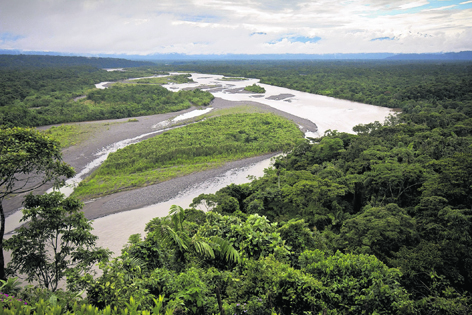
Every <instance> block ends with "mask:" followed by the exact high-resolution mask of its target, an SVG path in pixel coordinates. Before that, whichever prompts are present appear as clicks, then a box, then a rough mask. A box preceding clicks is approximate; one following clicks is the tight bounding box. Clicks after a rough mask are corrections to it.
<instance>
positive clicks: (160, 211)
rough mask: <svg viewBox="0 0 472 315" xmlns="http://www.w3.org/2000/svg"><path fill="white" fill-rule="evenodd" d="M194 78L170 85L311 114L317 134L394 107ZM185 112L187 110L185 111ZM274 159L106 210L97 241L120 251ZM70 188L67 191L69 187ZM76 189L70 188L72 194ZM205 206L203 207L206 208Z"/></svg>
mask: <svg viewBox="0 0 472 315" xmlns="http://www.w3.org/2000/svg"><path fill="white" fill-rule="evenodd" d="M192 80H193V81H194V82H192V83H185V84H169V85H165V87H166V88H167V89H169V90H171V91H178V90H181V89H190V88H200V89H202V90H206V91H209V92H211V93H212V94H213V95H214V96H215V97H217V98H221V99H223V100H229V101H243V102H258V103H262V104H265V105H268V106H270V107H272V108H275V109H277V110H279V111H283V112H286V113H289V114H292V115H294V116H298V117H301V118H305V119H308V120H310V121H312V122H313V123H315V124H316V126H317V127H318V128H317V130H310V131H308V132H306V136H311V137H317V136H320V135H323V134H324V132H325V131H326V130H329V129H331V130H338V131H343V132H352V127H354V126H355V125H357V124H366V123H370V122H374V121H381V122H383V121H384V119H385V118H386V117H387V116H388V115H389V114H390V113H391V111H390V109H387V108H382V107H378V106H372V105H367V104H361V103H356V102H350V101H346V100H339V99H335V98H330V97H325V96H321V95H315V94H310V93H304V92H299V91H295V90H291V89H287V88H281V87H275V86H271V85H267V84H260V83H259V80H257V79H246V80H234V81H228V80H223V76H221V75H207V74H198V73H192ZM108 83H109V82H102V83H100V84H97V88H105V87H106V84H108ZM254 83H257V84H259V85H260V86H262V87H264V88H265V90H266V92H265V93H263V94H255V93H250V92H246V91H244V90H243V89H244V87H245V86H248V85H252V84H254ZM209 110H211V105H210V107H209V108H207V109H206V110H201V111H198V110H197V111H191V112H189V113H186V114H183V115H180V116H177V117H174V122H175V121H178V120H179V119H185V118H188V117H192V116H197V115H202V114H204V113H205V112H207V111H209ZM185 115H186V116H185ZM170 123H171V121H164V122H161V123H159V124H156V125H154V126H153V128H154V129H155V130H153V131H147V132H145V133H143V134H142V135H140V136H134V137H132V138H130V139H126V140H122V141H120V142H117V143H114V144H113V145H109V146H108V147H104V148H103V149H102V150H101V151H100V152H99V153H98V154H96V158H94V159H93V161H92V162H90V163H89V164H88V165H87V166H85V167H84V168H83V169H79V170H76V171H77V173H78V175H77V176H76V177H75V178H74V179H73V180H71V181H69V183H73V182H74V183H77V182H79V181H80V180H82V179H83V178H84V177H85V176H86V175H88V174H89V173H90V172H91V171H92V170H93V169H95V168H96V167H98V166H99V165H100V164H101V163H102V162H103V161H104V160H105V159H106V157H107V156H108V154H109V153H110V152H114V151H116V150H117V149H118V148H121V147H124V146H126V145H129V144H132V143H136V142H139V141H140V140H141V139H144V138H146V137H148V136H149V135H151V134H154V133H156V134H157V133H159V132H162V131H163V129H165V128H167V125H170ZM270 162H271V159H270V158H268V159H265V160H263V161H259V162H257V163H255V164H252V165H246V166H245V167H240V168H236V169H231V170H229V171H226V172H224V173H223V174H220V175H219V176H217V177H214V178H212V179H209V180H203V181H202V182H200V183H198V184H195V185H193V186H191V187H187V188H185V189H184V190H183V191H180V192H179V193H178V194H177V195H176V196H175V197H173V198H171V199H170V200H167V201H165V202H160V203H157V204H154V205H149V206H146V207H141V208H138V209H134V210H129V211H124V212H120V213H115V214H111V215H107V216H104V217H101V218H97V219H95V220H94V223H93V226H94V234H95V235H97V236H98V237H99V240H98V245H99V246H103V247H107V248H109V249H110V250H112V251H113V252H115V254H119V253H120V249H121V248H122V246H123V245H124V244H125V243H126V242H127V240H128V237H129V235H131V234H135V233H143V232H144V227H145V224H146V223H147V222H149V221H150V220H151V219H152V218H154V217H157V216H165V215H167V213H168V211H169V208H170V206H171V205H174V204H175V205H179V206H181V207H184V208H185V207H188V205H189V204H190V203H191V201H192V199H193V198H194V197H196V196H198V195H199V194H201V193H214V192H216V191H217V190H219V189H221V188H223V187H225V186H227V185H229V184H231V183H236V184H241V183H244V182H249V179H248V176H256V177H260V176H262V175H263V170H264V169H265V168H267V167H269V166H270ZM65 192H66V191H65ZM70 192H71V190H69V191H67V194H69V193H70ZM202 210H203V209H202ZM20 217H21V213H20V212H19V211H18V212H16V213H15V214H13V215H11V216H9V217H8V218H7V229H6V232H7V233H8V232H9V231H13V229H14V228H16V227H17V226H18V220H19V218H20Z"/></svg>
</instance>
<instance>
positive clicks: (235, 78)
mask: <svg viewBox="0 0 472 315" xmlns="http://www.w3.org/2000/svg"><path fill="white" fill-rule="evenodd" d="M244 80H248V79H247V78H239V77H222V78H221V79H220V81H244Z"/></svg>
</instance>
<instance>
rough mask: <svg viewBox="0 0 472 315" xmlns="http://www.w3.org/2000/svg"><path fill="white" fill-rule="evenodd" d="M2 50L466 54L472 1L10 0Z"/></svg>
mask: <svg viewBox="0 0 472 315" xmlns="http://www.w3.org/2000/svg"><path fill="white" fill-rule="evenodd" d="M0 49H19V50H24V51H54V52H62V53H77V54H137V55H148V54H162V53H183V54H189V55H193V54H218V55H219V54H286V53H293V54H333V53H379V52H388V53H436V52H458V51H464V50H472V0H462V1H461V0H395V1H391V0H346V1H336V0H312V1H304V0H1V1H0Z"/></svg>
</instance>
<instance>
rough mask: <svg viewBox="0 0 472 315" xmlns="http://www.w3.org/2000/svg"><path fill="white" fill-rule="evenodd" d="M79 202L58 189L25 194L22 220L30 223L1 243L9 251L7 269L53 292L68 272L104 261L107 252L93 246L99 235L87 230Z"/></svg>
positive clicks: (87, 225) (81, 269)
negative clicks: (10, 255) (42, 192)
mask: <svg viewBox="0 0 472 315" xmlns="http://www.w3.org/2000/svg"><path fill="white" fill-rule="evenodd" d="M82 205H83V204H82V203H81V202H80V201H79V200H78V199H75V198H73V197H69V198H66V199H64V195H63V194H61V193H59V192H52V193H49V194H44V195H33V194H29V195H28V196H26V199H25V209H23V218H22V219H21V221H27V220H29V222H28V224H27V225H26V226H22V227H21V228H20V229H19V230H18V232H17V233H16V234H15V235H13V236H12V237H11V238H10V239H8V240H6V241H5V244H4V246H5V249H8V250H11V251H12V260H11V262H10V263H9V264H8V270H9V271H10V272H19V273H22V274H26V276H27V278H26V279H27V281H30V282H31V281H37V282H39V284H40V285H41V286H43V287H45V288H47V289H50V290H52V291H55V290H56V289H57V286H58V283H59V281H60V280H61V279H62V278H63V277H64V276H65V275H66V274H67V273H68V272H81V271H88V269H90V266H91V265H92V264H94V263H95V262H98V261H102V260H107V259H108V257H109V255H110V252H109V250H107V249H102V248H97V247H96V246H95V242H96V240H97V239H98V237H97V236H95V235H93V234H92V233H91V232H90V231H91V230H92V225H91V223H90V221H89V220H87V219H86V218H85V216H84V213H83V212H80V209H81V208H82Z"/></svg>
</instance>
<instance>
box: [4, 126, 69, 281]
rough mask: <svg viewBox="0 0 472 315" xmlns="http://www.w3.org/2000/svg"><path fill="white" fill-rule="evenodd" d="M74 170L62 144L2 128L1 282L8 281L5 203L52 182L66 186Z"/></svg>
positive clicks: (29, 132)
mask: <svg viewBox="0 0 472 315" xmlns="http://www.w3.org/2000/svg"><path fill="white" fill-rule="evenodd" d="M74 173H75V172H74V169H73V168H72V167H70V166H69V165H67V164H66V163H65V162H63V161H62V155H61V150H60V146H59V143H58V142H57V141H54V140H52V139H50V138H49V137H47V136H46V135H44V134H41V133H40V132H39V131H37V130H34V129H24V128H11V129H2V128H0V279H5V262H4V257H3V235H4V234H5V213H4V210H3V200H4V199H5V198H7V197H8V196H11V195H13V194H21V193H26V192H29V191H32V190H34V189H37V188H39V187H41V186H42V185H44V184H46V183H48V182H52V183H53V186H54V187H59V186H61V185H63V184H64V181H65V178H69V177H72V176H73V175H74Z"/></svg>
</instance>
